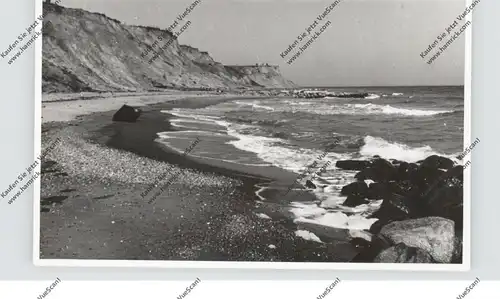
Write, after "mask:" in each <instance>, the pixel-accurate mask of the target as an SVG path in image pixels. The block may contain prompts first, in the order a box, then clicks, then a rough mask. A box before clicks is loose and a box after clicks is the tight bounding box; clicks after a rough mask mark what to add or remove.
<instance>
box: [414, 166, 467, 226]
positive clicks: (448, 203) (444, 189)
mask: <svg viewBox="0 0 500 299" xmlns="http://www.w3.org/2000/svg"><path fill="white" fill-rule="evenodd" d="M421 200H422V201H423V202H424V203H425V204H426V205H427V206H426V207H427V211H428V214H429V215H430V216H440V217H443V218H447V219H451V220H453V221H454V222H455V227H456V228H457V229H462V227H463V218H464V217H463V215H464V211H463V167H462V166H456V167H453V168H452V169H450V170H448V171H447V172H446V174H445V175H444V176H443V178H442V179H441V180H440V181H439V182H438V183H435V184H434V185H433V186H432V188H430V189H429V191H428V192H426V193H425V194H424V195H423V196H422V199H421Z"/></svg>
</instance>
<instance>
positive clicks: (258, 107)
mask: <svg viewBox="0 0 500 299" xmlns="http://www.w3.org/2000/svg"><path fill="white" fill-rule="evenodd" d="M234 103H235V104H238V105H244V106H250V107H252V108H255V109H264V110H269V111H274V108H273V107H269V106H264V105H259V101H253V102H244V101H235V102H234Z"/></svg>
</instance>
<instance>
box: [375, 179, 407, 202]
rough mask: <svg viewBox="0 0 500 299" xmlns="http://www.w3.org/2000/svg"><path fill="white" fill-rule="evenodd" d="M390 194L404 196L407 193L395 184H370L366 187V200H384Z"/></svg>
mask: <svg viewBox="0 0 500 299" xmlns="http://www.w3.org/2000/svg"><path fill="white" fill-rule="evenodd" d="M392 193H396V194H399V195H404V194H406V193H407V191H405V190H404V189H403V188H402V187H401V186H400V184H399V183H396V182H384V183H371V184H370V186H369V187H368V191H367V193H366V197H367V198H368V199H384V198H387V197H389V196H391V194H392Z"/></svg>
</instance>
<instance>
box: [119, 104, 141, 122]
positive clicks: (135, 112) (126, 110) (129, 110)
mask: <svg viewBox="0 0 500 299" xmlns="http://www.w3.org/2000/svg"><path fill="white" fill-rule="evenodd" d="M141 112H142V111H141V109H138V108H134V107H132V106H128V105H123V106H122V107H121V108H120V109H118V111H116V113H115V114H114V115H113V121H124V122H132V123H133V122H136V121H137V119H138V118H139V116H140V115H141Z"/></svg>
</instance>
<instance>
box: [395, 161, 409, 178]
mask: <svg viewBox="0 0 500 299" xmlns="http://www.w3.org/2000/svg"><path fill="white" fill-rule="evenodd" d="M409 166H410V164H409V163H406V162H401V163H399V164H398V169H397V172H396V177H395V179H396V180H397V181H404V180H408V179H409V178H410V177H409V170H408V167H409Z"/></svg>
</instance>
